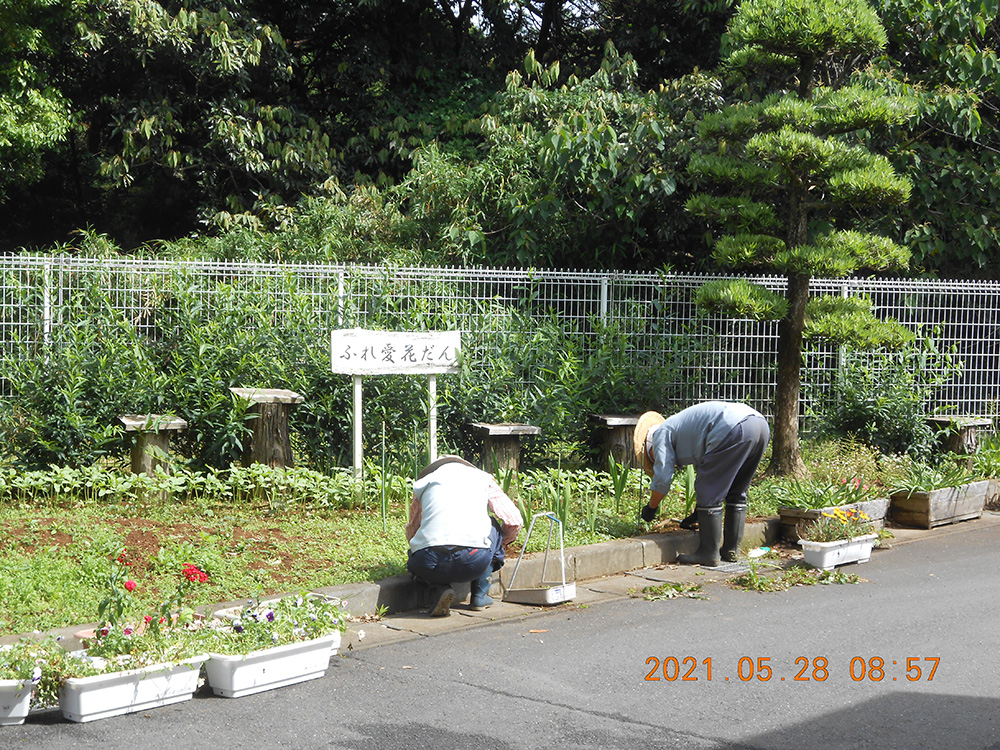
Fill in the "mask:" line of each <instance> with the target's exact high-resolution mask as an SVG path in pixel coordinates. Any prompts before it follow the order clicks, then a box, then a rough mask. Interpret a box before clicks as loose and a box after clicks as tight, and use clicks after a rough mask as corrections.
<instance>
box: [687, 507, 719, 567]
mask: <svg viewBox="0 0 1000 750" xmlns="http://www.w3.org/2000/svg"><path fill="white" fill-rule="evenodd" d="M721 542H722V506H719V507H718V508H698V549H697V551H695V553H694V554H691V555H677V562H679V563H680V564H681V565H706V566H708V567H710V568H714V567H715V566H716V565H718V564H719V562H720V561H721V559H722V558H721V557H720V556H719V544H720V543H721Z"/></svg>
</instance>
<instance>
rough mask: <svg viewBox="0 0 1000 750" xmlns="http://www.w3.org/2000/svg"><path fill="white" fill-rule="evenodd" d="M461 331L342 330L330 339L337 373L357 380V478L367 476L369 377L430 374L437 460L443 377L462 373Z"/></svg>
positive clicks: (432, 448)
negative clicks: (365, 396) (364, 426)
mask: <svg viewBox="0 0 1000 750" xmlns="http://www.w3.org/2000/svg"><path fill="white" fill-rule="evenodd" d="M461 350H462V335H461V334H460V333H459V332H458V331H369V330H366V329H364V328H346V329H338V330H335V331H333V332H332V333H331V334H330V363H331V366H332V368H333V371H334V372H337V373H343V374H345V375H351V376H352V378H353V385H354V415H353V427H354V475H355V476H357V477H360V476H361V467H362V459H363V456H362V430H361V391H362V387H361V383H362V379H363V378H364V377H365V376H366V375H427V398H428V402H429V403H428V407H429V408H428V416H429V422H430V423H429V425H428V436H427V437H428V452H429V453H430V460H431V461H434V460H435V459H436V458H437V375H438V374H439V373H443V372H458V371H459V370H460V369H461V354H462V351H461Z"/></svg>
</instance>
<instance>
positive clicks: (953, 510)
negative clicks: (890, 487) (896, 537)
mask: <svg viewBox="0 0 1000 750" xmlns="http://www.w3.org/2000/svg"><path fill="white" fill-rule="evenodd" d="M989 484H990V482H989V480H986V479H984V480H983V481H981V482H972V483H971V484H963V485H960V486H958V487H945V488H944V489H940V490H933V491H931V492H906V491H905V490H903V491H900V492H896V493H894V494H893V495H892V497H891V498H890V500H891V505H890V509H889V512H890V515H891V516H892V520H893V521H896V522H897V523H901V524H903V525H905V526H917V527H919V528H922V529H930V528H933V527H934V526H942V525H944V524H947V523H955V522H957V521H967V520H969V519H970V518H979V517H980V516H981V515H982V514H983V508H984V506H985V505H986V491H987V488H988V487H989Z"/></svg>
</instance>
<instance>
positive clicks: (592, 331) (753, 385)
mask: <svg viewBox="0 0 1000 750" xmlns="http://www.w3.org/2000/svg"><path fill="white" fill-rule="evenodd" d="M714 278H721V277H716V276H709V275H691V274H658V273H602V272H568V271H553V270H524V269H486V268H461V269H457V268H416V267H407V268H382V267H377V266H366V265H323V264H302V265H288V264H284V265H271V264H257V263H220V262H165V261H149V260H123V259H87V258H72V257H41V256H24V255H17V256H4V257H0V346H2V347H3V349H4V351H5V352H8V353H12V354H14V356H16V357H30V356H38V352H39V346H40V345H44V342H45V341H46V340H47V338H48V337H49V336H50V335H51V334H52V332H53V330H54V329H55V327H57V326H61V325H73V326H86V325H88V319H87V316H88V314H87V310H88V302H94V301H95V300H96V299H98V298H99V302H100V305H102V306H103V308H104V309H108V308H110V309H113V310H117V311H120V312H121V314H122V316H123V318H124V320H126V321H128V322H129V323H130V324H131V325H133V326H135V328H136V330H137V331H138V332H139V333H141V334H143V335H149V336H153V335H155V331H156V326H157V325H158V321H159V319H160V317H161V314H162V311H163V310H164V309H165V307H166V306H168V305H169V304H170V300H171V297H172V295H173V294H174V292H175V291H176V290H178V289H183V290H185V292H186V293H188V294H194V295H196V296H197V297H198V298H199V299H200V300H202V303H203V305H204V308H205V310H206V311H207V312H208V313H209V314H212V313H217V314H222V313H223V312H224V311H225V310H226V309H227V308H228V307H230V306H238V305H240V304H241V301H243V300H248V299H252V300H254V301H255V304H256V305H257V306H258V307H259V308H260V309H265V310H266V314H264V313H262V318H261V319H260V320H258V321H256V324H258V325H269V326H276V327H279V328H280V326H281V325H282V320H283V318H284V317H285V316H286V315H290V314H291V313H293V312H294V313H295V314H296V315H298V316H301V315H303V314H306V315H308V316H309V320H310V321H312V323H313V324H314V326H315V336H316V338H315V342H316V343H315V345H316V346H317V347H323V348H324V349H325V348H327V347H328V340H329V334H330V331H331V329H333V328H349V327H365V328H377V329H386V330H388V329H396V330H408V329H422V330H456V329H457V330H460V331H462V333H463V350H464V352H465V355H466V358H467V360H468V362H469V366H470V367H472V368H476V367H485V366H486V362H487V361H488V359H489V357H487V356H486V355H487V354H489V353H490V352H494V353H495V352H510V356H518V351H517V350H516V348H515V349H514V350H513V351H511V346H512V345H516V342H517V341H521V340H522V339H513V338H511V337H512V334H514V333H515V332H520V333H522V334H523V331H524V330H525V327H529V328H530V327H532V326H536V327H537V328H538V330H539V331H542V332H544V331H546V330H559V331H560V332H561V338H560V345H565V342H566V341H568V340H571V341H573V342H575V345H576V346H578V347H579V350H580V351H583V352H588V351H595V350H596V349H597V348H598V347H599V346H600V345H601V344H602V342H605V341H606V340H607V339H608V337H609V336H610V335H611V334H613V335H614V336H615V337H616V338H615V340H616V341H618V342H619V343H620V346H619V348H618V349H617V356H621V357H627V358H630V359H631V360H632V362H633V363H635V364H637V365H639V366H640V367H649V368H659V369H660V370H664V368H667V369H666V370H664V371H665V372H667V373H668V377H667V378H666V380H664V381H662V382H664V383H665V385H666V387H665V392H664V395H663V401H662V404H661V405H662V406H665V407H667V408H669V407H670V406H672V405H677V406H683V405H685V404H686V403H690V402H692V401H696V400H701V399H708V398H717V399H728V400H744V401H747V402H749V403H752V404H754V405H755V406H757V408H759V409H761V410H762V411H764V412H765V413H767V412H768V411H769V409H770V403H771V400H772V397H773V391H774V362H775V351H776V346H777V326H776V325H775V324H773V323H757V322H754V321H750V320H732V319H729V318H723V317H717V316H711V315H706V314H704V313H703V312H700V311H699V310H697V309H696V307H695V304H694V294H695V292H696V290H697V289H698V288H699V287H700V286H701V285H702V284H704V283H705V282H706V281H709V280H711V279H714ZM753 280H754V281H756V282H758V283H762V284H764V285H765V286H767V287H769V288H771V289H774V290H781V289H783V288H784V285H785V280H784V279H783V278H782V277H755V278H754V279H753ZM812 290H813V293H814V294H820V293H824V294H837V295H842V296H845V297H850V296H857V295H864V296H866V297H868V298H870V299H871V300H872V302H873V303H874V307H875V311H876V314H878V315H882V316H888V317H893V318H895V319H897V320H899V321H900V322H902V323H903V324H905V325H906V326H908V327H910V328H911V329H912V330H914V331H916V332H917V333H918V335H920V336H922V337H927V338H928V340H930V341H931V342H932V344H933V346H935V347H936V348H937V349H938V350H939V351H942V352H951V355H952V357H953V359H954V361H955V362H957V363H958V364H959V365H960V371H959V372H958V373H957V375H956V376H955V377H954V378H952V379H951V381H950V382H948V383H946V384H944V385H941V386H939V387H938V388H937V392H936V394H935V397H934V401H935V403H934V404H933V406H934V407H942V408H947V409H948V410H949V411H951V412H953V413H955V414H962V415H969V416H993V415H995V414H996V412H997V410H998V409H997V407H998V401H1000V312H998V310H1000V304H998V303H1000V284H998V283H996V282H958V281H926V280H891V279H848V280H824V279H814V280H813V282H812ZM265 318H266V319H265ZM526 340H531V341H532V342H533V344H532V345H534V346H539V345H544V340H542V344H540V343H539V339H538V338H537V337H536V338H534V339H530V337H529V339H526ZM844 356H845V355H844V352H842V351H838V350H836V349H832V348H829V347H827V348H824V347H822V346H815V345H810V346H809V347H808V348H807V350H806V352H805V356H804V369H803V383H804V391H803V395H804V398H803V411H804V413H807V412H808V407H809V405H810V400H811V399H814V398H815V397H816V395H817V394H818V393H820V392H821V391H822V390H823V389H824V388H826V387H828V386H829V383H830V382H831V377H832V376H833V375H834V374H835V373H836V372H837V370H838V368H839V367H840V366H841V364H842V362H843V357H844ZM518 385H528V384H518ZM9 390H10V389H9V384H8V383H6V382H5V381H3V380H2V373H0V395H3V396H9V395H10V392H9Z"/></svg>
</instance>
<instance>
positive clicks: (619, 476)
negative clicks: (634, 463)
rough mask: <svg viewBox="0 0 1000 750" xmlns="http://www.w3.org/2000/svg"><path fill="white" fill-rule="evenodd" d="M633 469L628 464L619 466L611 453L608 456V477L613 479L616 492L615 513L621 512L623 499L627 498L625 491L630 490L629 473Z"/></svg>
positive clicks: (612, 482)
mask: <svg viewBox="0 0 1000 750" xmlns="http://www.w3.org/2000/svg"><path fill="white" fill-rule="evenodd" d="M631 468H632V467H631V465H630V464H629V463H628V462H625V463H623V464H619V463H618V462H617V461H615V457H614V456H612V455H611V454H610V453H609V454H608V476H610V477H611V486H612V488H613V490H614V497H615V513H618V512H620V511H621V507H622V498H623V497H624V496H625V490H626V489H628V479H629V471H630V470H631Z"/></svg>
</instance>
